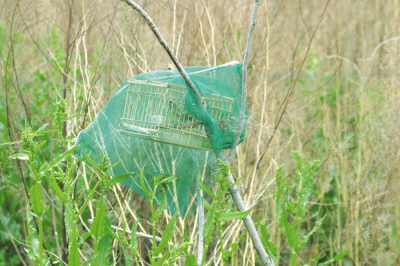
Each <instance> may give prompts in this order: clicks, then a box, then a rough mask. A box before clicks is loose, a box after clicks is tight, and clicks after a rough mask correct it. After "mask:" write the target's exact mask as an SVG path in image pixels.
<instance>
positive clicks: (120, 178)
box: [105, 172, 135, 187]
mask: <svg viewBox="0 0 400 266" xmlns="http://www.w3.org/2000/svg"><path fill="white" fill-rule="evenodd" d="M134 173H135V172H129V173H126V174H122V175H116V176H114V177H113V178H112V179H111V180H109V181H107V183H106V184H105V187H112V186H115V185H116V184H118V183H119V182H121V181H123V180H125V179H126V178H127V177H128V175H130V174H134Z"/></svg>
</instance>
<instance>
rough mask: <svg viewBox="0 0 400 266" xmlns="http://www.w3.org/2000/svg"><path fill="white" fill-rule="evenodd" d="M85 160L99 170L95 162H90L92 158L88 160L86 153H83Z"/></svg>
mask: <svg viewBox="0 0 400 266" xmlns="http://www.w3.org/2000/svg"><path fill="white" fill-rule="evenodd" d="M85 158H86V161H88V163H90V164H91V165H93V166H94V167H95V168H96V169H98V170H100V165H99V164H97V163H95V162H94V161H93V160H92V158H90V157H89V155H87V154H86V153H85Z"/></svg>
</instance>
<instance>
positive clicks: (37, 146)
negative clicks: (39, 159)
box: [34, 140, 46, 151]
mask: <svg viewBox="0 0 400 266" xmlns="http://www.w3.org/2000/svg"><path fill="white" fill-rule="evenodd" d="M44 144H46V141H45V140H43V141H42V142H40V143H39V144H38V145H36V147H35V149H34V150H35V151H37V150H38V149H40V148H41V147H43V145H44Z"/></svg>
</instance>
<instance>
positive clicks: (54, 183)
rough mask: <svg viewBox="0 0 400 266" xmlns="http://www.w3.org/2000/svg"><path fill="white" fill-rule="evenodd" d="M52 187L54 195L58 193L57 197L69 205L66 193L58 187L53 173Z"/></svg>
mask: <svg viewBox="0 0 400 266" xmlns="http://www.w3.org/2000/svg"><path fill="white" fill-rule="evenodd" d="M50 187H51V189H53V191H54V193H56V195H57V197H58V198H59V199H60V200H61V201H62V202H64V203H67V197H66V196H65V194H64V192H62V190H61V188H60V187H59V186H58V184H57V181H56V180H55V178H54V175H53V173H51V181H50Z"/></svg>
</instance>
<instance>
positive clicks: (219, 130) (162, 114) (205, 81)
mask: <svg viewBox="0 0 400 266" xmlns="http://www.w3.org/2000/svg"><path fill="white" fill-rule="evenodd" d="M185 71H186V72H187V73H188V75H189V77H190V78H191V80H192V81H193V83H194V84H195V86H196V88H197V89H198V91H199V93H200V95H201V96H202V99H203V101H204V103H205V106H206V110H207V113H206V112H204V111H203V110H202V108H200V107H198V106H196V104H195V102H194V100H193V93H192V91H191V90H190V89H189V88H188V87H187V85H186V83H185V81H184V79H183V78H182V77H181V75H180V74H179V72H178V71H177V70H168V71H152V72H148V73H144V74H140V75H137V76H135V77H132V78H129V79H128V80H126V81H125V82H124V83H123V84H122V85H121V86H120V87H119V88H118V89H117V90H116V91H115V92H114V93H113V94H112V96H111V97H110V100H109V101H108V102H107V104H106V105H105V106H104V108H103V109H102V110H101V111H100V112H99V113H98V114H97V116H96V118H95V119H94V121H93V122H92V123H91V124H90V125H89V126H88V127H87V128H86V129H85V130H83V131H82V132H80V133H79V135H78V138H77V141H76V143H75V145H79V148H78V149H77V150H76V154H77V155H78V156H79V157H80V158H81V159H82V160H83V161H86V160H85V154H87V155H89V156H90V157H91V158H92V159H93V160H94V161H100V154H102V155H103V156H104V155H107V156H108V157H109V158H110V163H115V162H117V161H118V160H120V161H121V163H119V164H118V165H116V166H115V167H113V168H112V169H110V170H109V171H110V174H111V176H115V175H118V174H123V173H127V172H137V171H140V170H141V169H142V168H143V167H145V168H144V173H145V182H146V185H147V186H149V187H150V186H151V180H152V177H153V176H155V175H157V174H164V175H166V176H170V175H175V176H177V177H178V178H179V179H178V180H176V181H174V183H173V184H172V188H171V189H170V190H169V191H168V193H167V195H166V196H167V200H166V209H167V210H169V211H171V212H172V213H175V212H176V211H178V214H179V215H180V216H182V217H185V216H187V215H188V214H190V213H191V212H192V211H193V210H194V209H195V208H196V201H195V174H196V173H195V170H194V169H195V162H194V160H195V158H196V159H197V160H198V164H199V166H200V168H201V173H200V174H201V176H203V177H204V176H206V177H207V176H210V175H211V173H212V172H213V171H214V170H215V169H216V167H217V164H218V163H217V159H216V156H215V154H214V152H213V151H212V150H214V151H221V150H223V149H229V148H230V147H231V145H232V142H233V140H234V137H235V129H236V128H237V123H238V118H239V105H240V102H241V82H242V79H241V77H242V73H241V64H239V63H238V62H231V63H228V64H225V65H220V66H202V67H186V68H185ZM246 117H247V108H246ZM205 130H209V133H210V134H211V135H212V137H213V141H212V144H211V143H210V141H209V139H208V138H207V134H206V132H205ZM245 130H246V128H244V130H243V131H242V133H241V136H240V142H241V141H242V140H243V139H244V136H245ZM210 134H208V135H210ZM195 152H196V153H197V155H195V154H194V153H195ZM87 163H88V162H87ZM204 182H205V184H206V185H207V184H208V185H210V184H211V183H210V182H211V178H205V180H204ZM122 183H123V184H124V185H126V186H128V187H129V188H131V189H133V190H134V191H136V192H138V193H139V194H141V195H142V196H144V197H145V194H144V193H143V191H142V189H141V187H140V183H139V174H137V173H136V174H132V175H130V176H129V177H128V178H127V179H125V180H124V181H123V182H122Z"/></svg>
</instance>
